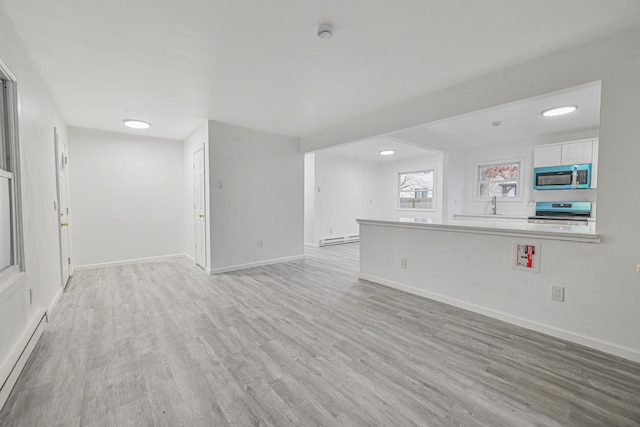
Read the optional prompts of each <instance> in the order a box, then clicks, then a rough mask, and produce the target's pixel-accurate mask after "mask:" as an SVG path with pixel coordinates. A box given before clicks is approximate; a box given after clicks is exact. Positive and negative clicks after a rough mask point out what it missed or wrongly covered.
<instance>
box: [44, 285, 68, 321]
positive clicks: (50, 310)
mask: <svg viewBox="0 0 640 427" xmlns="http://www.w3.org/2000/svg"><path fill="white" fill-rule="evenodd" d="M63 293H64V288H63V287H62V286H61V287H60V288H58V292H56V295H55V296H54V297H53V301H51V304H49V308H47V315H48V316H51V313H53V310H54V309H55V308H56V306H57V305H58V301H59V300H60V297H61V296H62V294H63Z"/></svg>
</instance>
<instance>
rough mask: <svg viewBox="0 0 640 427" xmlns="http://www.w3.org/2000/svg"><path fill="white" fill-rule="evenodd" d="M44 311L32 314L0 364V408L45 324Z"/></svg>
mask: <svg viewBox="0 0 640 427" xmlns="http://www.w3.org/2000/svg"><path fill="white" fill-rule="evenodd" d="M45 318H46V312H45V310H44V309H43V308H42V309H39V310H37V311H36V313H35V314H34V315H33V317H32V319H31V322H29V326H28V327H27V330H26V331H25V333H24V334H23V335H22V337H20V340H18V342H17V343H16V345H15V346H14V348H13V350H12V351H11V353H9V356H8V357H7V359H6V361H5V362H4V364H3V365H2V366H0V372H1V374H2V375H1V376H0V409H2V407H3V406H4V404H5V402H6V401H7V398H8V397H9V394H10V393H11V390H13V386H14V385H15V384H16V382H17V381H18V378H19V377H20V373H22V369H23V368H24V365H25V364H26V363H27V360H29V356H31V353H32V352H33V349H34V348H35V346H36V344H37V343H38V340H39V339H40V336H41V335H42V332H43V331H44V328H45V324H46V320H45Z"/></svg>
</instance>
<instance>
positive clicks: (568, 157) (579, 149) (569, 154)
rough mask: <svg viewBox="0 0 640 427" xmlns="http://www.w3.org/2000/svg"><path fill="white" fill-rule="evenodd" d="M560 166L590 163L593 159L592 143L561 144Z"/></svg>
mask: <svg viewBox="0 0 640 427" xmlns="http://www.w3.org/2000/svg"><path fill="white" fill-rule="evenodd" d="M561 147H562V163H560V164H561V165H581V164H583V163H591V160H592V158H593V141H591V140H589V141H578V142H567V143H564V144H561Z"/></svg>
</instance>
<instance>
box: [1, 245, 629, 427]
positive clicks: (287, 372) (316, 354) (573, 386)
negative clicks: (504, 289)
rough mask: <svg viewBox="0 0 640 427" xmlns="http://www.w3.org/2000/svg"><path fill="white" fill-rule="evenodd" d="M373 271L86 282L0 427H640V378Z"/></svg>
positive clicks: (336, 255) (351, 254)
mask: <svg viewBox="0 0 640 427" xmlns="http://www.w3.org/2000/svg"><path fill="white" fill-rule="evenodd" d="M357 270H358V245H357V244H350V245H342V246H335V247H328V248H322V249H312V250H309V251H308V253H307V259H306V260H303V261H294V262H289V263H285V264H279V265H272V266H267V267H259V268H253V269H249V270H244V271H239V272H234V273H228V274H221V275H217V276H208V275H207V274H205V273H204V272H203V271H202V270H200V269H199V268H197V267H195V266H193V265H191V264H189V263H188V262H187V261H183V260H174V261H167V262H161V263H146V264H136V265H127V266H120V267H110V268H101V269H95V270H89V271H80V272H77V273H76V275H75V276H74V277H73V279H72V282H71V284H70V286H69V289H68V291H67V292H66V293H65V294H64V296H63V298H62V299H61V300H60V302H59V305H58V307H57V309H56V311H55V313H54V316H52V318H51V319H50V323H49V325H48V327H47V329H46V331H45V333H44V334H43V336H42V338H41V341H40V343H39V344H38V346H37V348H36V350H35V352H34V353H33V355H32V357H31V359H30V360H29V362H28V364H27V366H26V368H25V370H24V372H23V373H22V376H21V377H20V379H19V381H18V383H17V385H16V387H15V389H14V390H13V392H12V394H11V396H10V397H9V400H8V401H7V403H6V405H5V407H4V408H3V410H2V412H0V425H1V426H30V427H33V426H103V425H104V426H227V425H232V426H246V425H273V426H283V425H300V426H313V425H323V426H333V425H335V426H392V425H398V426H410V425H420V426H441V425H446V426H477V425H478V426H481V425H486V426H510V427H511V426H528V425H536V426H559V425H562V426H634V425H635V426H637V425H640V364H636V363H632V362H629V361H626V360H624V359H620V358H616V357H613V356H610V355H606V354H604V353H601V352H598V351H595V350H591V349H588V348H585V347H581V346H578V345H575V344H571V343H567V342H564V341H561V340H558V339H554V338H550V337H548V336H545V335H541V334H538V333H534V332H531V331H528V330H526V329H523V328H519V327H516V326H513V325H510V324H507V323H503V322H500V321H496V320H493V319H489V318H486V317H483V316H480V315H477V314H474V313H470V312H467V311H464V310H461V309H457V308H454V307H451V306H447V305H444V304H441V303H437V302H434V301H430V300H427V299H423V298H420V297H416V296H413V295H409V294H405V293H402V292H399V291H396V290H392V289H388V288H385V287H382V286H378V285H375V284H372V283H369V282H365V281H359V280H358V279H357V273H358V271H357ZM636 326H638V325H636Z"/></svg>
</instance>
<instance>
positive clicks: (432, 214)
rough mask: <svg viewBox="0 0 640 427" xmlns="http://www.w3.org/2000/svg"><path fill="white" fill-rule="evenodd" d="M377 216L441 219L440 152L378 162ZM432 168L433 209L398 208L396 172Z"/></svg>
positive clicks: (441, 168) (441, 164)
mask: <svg viewBox="0 0 640 427" xmlns="http://www.w3.org/2000/svg"><path fill="white" fill-rule="evenodd" d="M378 169H379V170H378V199H379V200H380V203H379V208H378V215H377V217H378V218H390V219H397V218H398V217H407V218H427V219H433V220H436V221H439V220H441V219H442V207H443V192H444V191H443V186H442V184H443V182H444V180H443V163H442V154H434V155H431V156H425V157H420V158H416V159H408V160H398V161H392V162H380V163H379V166H378ZM429 169H434V170H435V174H434V187H435V192H434V194H435V210H434V211H426V210H422V211H421V210H412V209H399V208H398V174H399V173H401V172H416V171H421V170H429Z"/></svg>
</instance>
